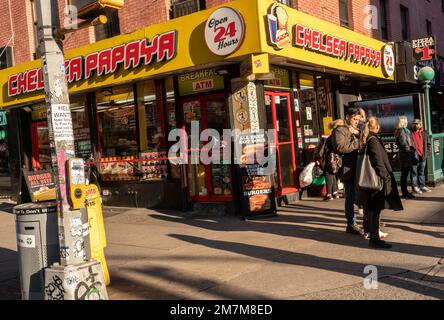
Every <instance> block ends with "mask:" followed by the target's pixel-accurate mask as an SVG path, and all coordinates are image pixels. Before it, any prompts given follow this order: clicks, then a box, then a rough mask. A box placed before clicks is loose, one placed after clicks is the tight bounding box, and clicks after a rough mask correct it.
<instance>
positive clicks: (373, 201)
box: [361, 117, 404, 249]
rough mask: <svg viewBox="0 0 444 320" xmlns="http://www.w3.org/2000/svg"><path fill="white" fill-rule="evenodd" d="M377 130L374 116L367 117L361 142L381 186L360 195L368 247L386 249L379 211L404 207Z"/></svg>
mask: <svg viewBox="0 0 444 320" xmlns="http://www.w3.org/2000/svg"><path fill="white" fill-rule="evenodd" d="M379 130H380V125H379V120H378V119H377V118H376V117H369V118H368V121H367V123H366V125H365V128H364V130H363V134H362V137H361V142H362V143H363V144H364V145H366V146H367V148H366V149H365V150H366V154H367V155H368V156H369V157H370V162H371V164H372V167H373V168H374V169H375V171H376V174H377V175H378V176H379V177H380V178H381V179H382V181H383V188H382V190H381V191H366V192H363V193H362V195H363V204H364V211H365V212H367V217H368V221H369V227H370V241H369V247H371V248H382V249H388V248H391V245H390V244H388V243H387V242H385V241H384V240H381V237H380V231H379V219H380V216H381V211H382V210H384V209H391V210H395V211H400V210H403V209H404V208H403V206H402V202H401V198H400V197H399V193H398V187H397V185H396V179H395V176H394V175H393V170H392V167H391V165H390V160H389V158H388V155H387V152H386V151H385V148H384V145H383V143H382V141H381V139H380V138H379V136H378V133H379Z"/></svg>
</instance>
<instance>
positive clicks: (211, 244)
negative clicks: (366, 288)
mask: <svg viewBox="0 0 444 320" xmlns="http://www.w3.org/2000/svg"><path fill="white" fill-rule="evenodd" d="M169 236H170V237H172V238H175V239H178V240H182V241H184V242H188V243H192V244H196V245H201V246H205V247H208V248H213V249H217V250H223V251H227V252H232V253H237V254H241V255H244V256H249V257H253V258H257V259H262V260H268V261H271V262H275V263H282V264H290V265H297V266H304V267H310V268H314V269H321V270H327V271H333V272H338V273H343V274H349V275H352V276H357V277H362V278H364V277H365V276H366V275H365V274H364V273H363V271H364V268H365V267H366V265H365V264H361V263H356V262H350V261H344V260H338V259H331V258H322V257H318V256H314V255H310V254H302V253H297V252H291V251H286V250H281V249H274V248H266V247H261V246H256V245H250V244H243V243H238V242H230V241H221V240H210V239H205V238H199V237H194V236H188V235H182V234H169ZM377 267H378V266H377ZM403 272H408V273H409V278H412V277H413V278H420V279H422V278H424V277H425V275H424V274H421V273H418V272H414V271H408V270H402V269H398V268H392V267H384V266H379V267H378V275H379V278H378V281H379V282H382V283H387V284H389V285H391V286H396V287H399V288H402V289H406V290H410V291H415V292H418V293H421V294H424V292H423V291H424V290H421V291H420V290H418V289H417V284H415V283H414V281H413V280H412V281H409V280H407V279H397V281H396V282H394V281H391V278H390V277H389V276H392V275H399V274H400V273H403ZM381 274H384V275H383V276H381ZM427 281H436V282H442V281H444V278H443V277H436V276H435V277H432V278H429V277H428V279H427ZM424 287H425V288H426V290H425V291H426V292H427V295H428V296H431V297H434V298H437V299H444V290H440V289H436V288H433V287H429V286H424ZM417 290H418V291H417Z"/></svg>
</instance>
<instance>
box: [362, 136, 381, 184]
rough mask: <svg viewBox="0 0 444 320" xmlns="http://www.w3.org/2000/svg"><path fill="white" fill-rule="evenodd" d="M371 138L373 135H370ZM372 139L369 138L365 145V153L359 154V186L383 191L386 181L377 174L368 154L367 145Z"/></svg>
mask: <svg viewBox="0 0 444 320" xmlns="http://www.w3.org/2000/svg"><path fill="white" fill-rule="evenodd" d="M371 138H373V137H370V139H371ZM370 139H368V141H367V143H366V145H365V150H364V153H363V154H360V155H359V156H358V166H357V168H358V175H357V176H358V187H359V188H361V189H366V190H371V191H381V190H382V188H383V187H384V183H383V181H382V179H381V177H380V176H378V175H377V173H376V171H375V169H374V168H373V166H372V163H371V161H370V157H369V156H368V155H367V146H368V142H369V141H370Z"/></svg>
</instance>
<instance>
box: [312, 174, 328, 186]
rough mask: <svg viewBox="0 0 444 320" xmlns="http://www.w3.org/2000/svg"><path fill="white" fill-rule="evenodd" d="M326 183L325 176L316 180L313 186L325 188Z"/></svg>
mask: <svg viewBox="0 0 444 320" xmlns="http://www.w3.org/2000/svg"><path fill="white" fill-rule="evenodd" d="M325 182H326V179H325V176H320V177H316V178H314V179H313V183H312V184H313V185H314V186H317V187H320V186H323V185H324V184H325Z"/></svg>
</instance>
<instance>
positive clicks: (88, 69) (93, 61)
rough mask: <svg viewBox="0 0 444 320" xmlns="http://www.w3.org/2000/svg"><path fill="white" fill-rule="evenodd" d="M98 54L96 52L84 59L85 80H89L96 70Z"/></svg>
mask: <svg viewBox="0 0 444 320" xmlns="http://www.w3.org/2000/svg"><path fill="white" fill-rule="evenodd" d="M98 56H99V55H98V54H97V52H94V53H91V54H90V55H88V56H87V57H86V59H85V79H89V78H90V77H91V75H92V74H93V72H94V70H96V69H97V63H98Z"/></svg>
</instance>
